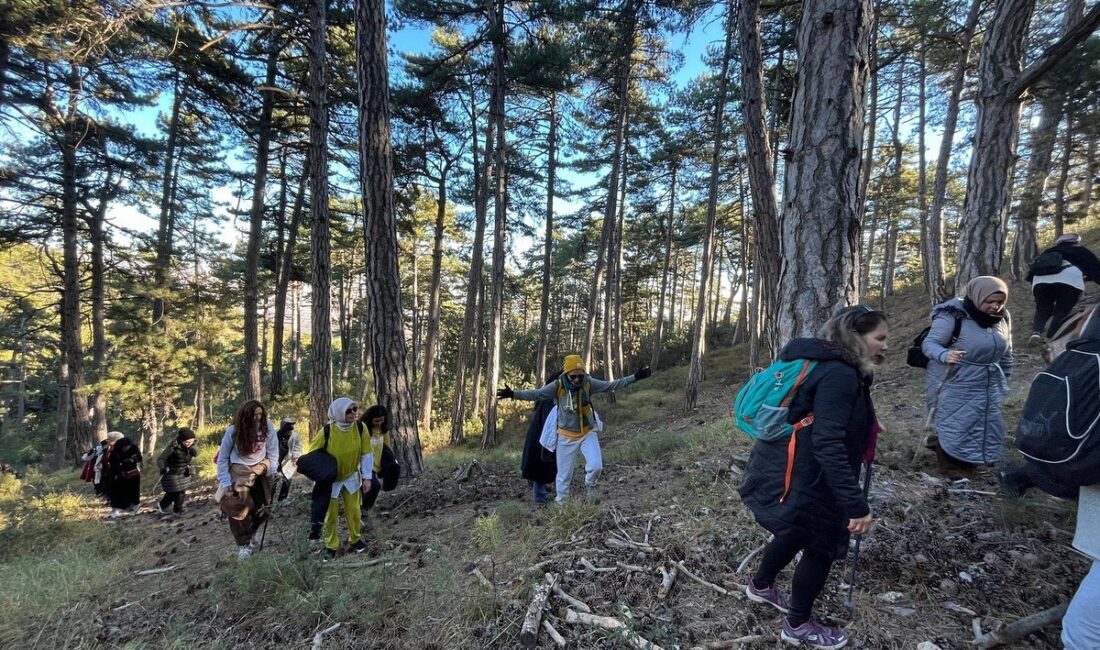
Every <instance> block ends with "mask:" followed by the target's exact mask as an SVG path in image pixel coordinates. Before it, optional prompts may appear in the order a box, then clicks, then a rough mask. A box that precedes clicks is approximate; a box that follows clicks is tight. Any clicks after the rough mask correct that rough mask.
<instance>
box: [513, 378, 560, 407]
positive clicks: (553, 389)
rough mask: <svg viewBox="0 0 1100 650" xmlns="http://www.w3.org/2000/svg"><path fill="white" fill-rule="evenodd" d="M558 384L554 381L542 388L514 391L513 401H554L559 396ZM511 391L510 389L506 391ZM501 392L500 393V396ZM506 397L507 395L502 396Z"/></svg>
mask: <svg viewBox="0 0 1100 650" xmlns="http://www.w3.org/2000/svg"><path fill="white" fill-rule="evenodd" d="M557 385H558V384H557V382H556V381H552V382H550V383H549V384H546V385H545V386H543V387H542V388H533V389H530V390H514V391H512V399H521V400H523V401H525V402H537V401H538V400H540V399H553V398H554V397H557V395H558V389H557ZM505 390H509V389H507V388H506V389H505ZM499 393H500V391H498V394H499ZM501 397H505V395H501Z"/></svg>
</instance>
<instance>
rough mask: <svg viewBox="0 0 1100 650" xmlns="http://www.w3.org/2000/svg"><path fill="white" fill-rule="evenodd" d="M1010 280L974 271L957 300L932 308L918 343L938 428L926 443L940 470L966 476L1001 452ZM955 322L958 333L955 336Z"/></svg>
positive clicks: (1008, 371) (929, 402)
mask: <svg viewBox="0 0 1100 650" xmlns="http://www.w3.org/2000/svg"><path fill="white" fill-rule="evenodd" d="M1007 302H1008V285H1006V284H1005V283H1004V281H1002V280H1001V279H999V278H995V277H991V276H986V275H983V276H979V277H977V278H974V279H973V280H971V281H970V282H968V283H967V285H966V290H965V292H964V296H963V297H962V298H952V299H950V300H948V301H946V302H943V303H941V304H939V305H936V306H935V307H933V308H932V329H931V330H930V331H929V332H928V336H927V338H925V339H924V343H922V344H921V349H922V350H923V351H924V355H925V356H926V357H928V373H927V407H928V409H929V415H930V420H931V422H933V423H934V425H935V434H934V435H930V436H928V438H926V440H925V445H926V446H927V447H928V448H929V449H932V450H933V451H934V452H935V453H936V458H937V461H938V463H939V467H940V471H941V472H943V473H944V474H946V475H947V476H949V477H951V478H958V477H963V476H970V475H971V474H972V473H973V471H974V469H975V468H976V467H978V466H979V465H989V464H991V463H995V462H997V461H999V460H1001V458H1002V457H1003V456H1004V439H1005V422H1004V415H1003V411H1004V398H1005V396H1006V395H1007V394H1008V379H1009V377H1011V376H1012V366H1013V356H1012V324H1011V318H1010V316H1009V313H1008V310H1007V309H1006V308H1005V305H1006V303H1007ZM956 321H961V325H960V326H959V328H958V332H959V336H958V338H957V339H955V340H954V343H951V341H952V332H953V331H955V327H956Z"/></svg>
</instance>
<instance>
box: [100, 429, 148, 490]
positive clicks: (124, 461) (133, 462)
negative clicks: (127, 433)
mask: <svg viewBox="0 0 1100 650" xmlns="http://www.w3.org/2000/svg"><path fill="white" fill-rule="evenodd" d="M141 461H142V458H141V451H139V450H138V448H137V445H135V444H134V443H133V442H131V441H130V439H129V438H122V439H121V440H119V441H118V442H116V443H115V445H114V447H113V448H112V449H111V454H110V455H109V456H108V457H107V477H108V478H109V479H110V480H111V481H112V482H116V481H121V480H125V479H124V478H123V474H125V473H127V472H133V471H134V470H138V471H141Z"/></svg>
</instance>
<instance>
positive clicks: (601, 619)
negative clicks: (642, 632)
mask: <svg viewBox="0 0 1100 650" xmlns="http://www.w3.org/2000/svg"><path fill="white" fill-rule="evenodd" d="M565 622H566V623H579V624H581V625H591V626H593V627H599V628H603V629H605V630H613V631H615V632H618V633H619V634H620V635H622V637H623V640H625V641H626V642H627V643H629V644H630V645H631V646H633V647H635V648H638V650H662V648H661V646H659V645H657V644H656V643H653V642H652V641H648V640H646V639H644V638H642V637H640V636H638V635H637V634H636V633H635V632H633V631H632V630H631V629H630V628H628V627H627V626H626V623H623V622H622V621H620V620H619V619H617V618H614V617H611V616H596V615H595V614H585V613H583V612H575V611H573V610H571V609H567V610H565Z"/></svg>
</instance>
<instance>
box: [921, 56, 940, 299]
mask: <svg viewBox="0 0 1100 650" xmlns="http://www.w3.org/2000/svg"><path fill="white" fill-rule="evenodd" d="M919 65H920V67H919V68H918V71H917V74H918V75H919V78H918V80H917V211H918V212H919V213H920V248H921V271H922V272H923V274H924V290H925V292H927V293H931V292H932V286H933V285H934V284H935V283H936V277H935V276H934V275H933V273H932V271H933V264H932V262H931V261H930V260H931V258H932V257H933V256H934V255H937V254H938V253H937V252H936V247H935V246H933V245H932V242H931V240H930V238H929V237H928V154H927V153H926V152H925V149H926V144H925V142H926V130H927V128H928V112H927V110H925V102H926V101H927V99H928V43H927V42H926V41H925V39H924V38H923V37H922V38H921V41H920V64H919Z"/></svg>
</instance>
